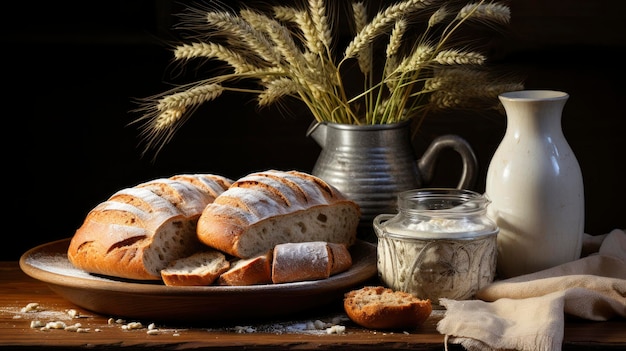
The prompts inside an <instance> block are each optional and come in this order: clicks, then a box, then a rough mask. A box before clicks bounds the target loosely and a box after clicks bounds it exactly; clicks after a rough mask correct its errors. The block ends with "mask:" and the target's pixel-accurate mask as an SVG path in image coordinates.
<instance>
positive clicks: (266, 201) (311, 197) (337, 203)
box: [198, 170, 360, 258]
mask: <svg viewBox="0 0 626 351" xmlns="http://www.w3.org/2000/svg"><path fill="white" fill-rule="evenodd" d="M359 218H360V209H359V206H358V205H357V204H356V203H355V202H354V201H351V200H348V199H347V198H346V197H344V196H343V195H342V194H341V193H340V192H339V191H338V190H337V189H336V188H334V187H333V186H331V185H329V184H328V183H326V182H324V181H323V180H322V179H320V178H318V177H315V176H312V175H310V174H306V173H302V172H297V171H288V172H283V171H275V170H269V171H265V172H257V173H252V174H249V175H247V176H245V177H243V178H241V179H239V180H237V181H236V182H234V183H233V184H232V185H231V187H230V188H229V189H228V190H226V191H225V192H223V193H222V194H221V195H219V196H218V197H217V198H216V199H215V201H214V202H213V203H212V204H210V205H208V206H207V207H206V208H205V210H204V211H203V213H202V215H201V216H200V219H199V220H198V238H199V239H200V241H202V242H203V243H204V244H206V245H208V246H210V247H213V248H216V249H218V250H220V251H223V252H225V253H227V254H229V255H232V256H236V257H239V258H250V257H252V256H255V255H258V254H260V253H263V252H266V251H267V250H270V249H272V248H273V247H274V246H276V245H278V244H282V243H288V242H291V243H295V242H305V241H326V242H332V243H340V244H344V245H346V247H349V246H351V245H352V244H353V243H354V242H355V240H356V231H357V226H358V223H359Z"/></svg>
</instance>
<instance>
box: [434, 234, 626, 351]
mask: <svg viewBox="0 0 626 351" xmlns="http://www.w3.org/2000/svg"><path fill="white" fill-rule="evenodd" d="M585 239H586V244H585V245H583V246H584V247H583V252H585V250H587V252H589V251H590V249H589V248H590V247H593V246H594V245H595V247H598V245H599V249H598V250H597V252H596V253H593V254H591V255H589V256H586V257H583V258H581V259H579V260H576V261H573V262H569V263H566V264H563V265H560V266H557V267H553V268H550V269H546V270H543V271H540V272H536V273H532V274H527V275H523V276H519V277H515V278H511V279H506V280H501V281H497V282H495V283H493V284H491V285H489V286H487V287H485V288H483V289H481V290H480V291H479V292H478V293H477V294H476V297H477V299H478V300H466V301H457V300H450V299H440V301H439V302H440V304H441V305H443V306H444V307H446V311H445V315H444V318H443V319H442V320H441V321H439V323H438V325H437V330H438V331H439V332H440V333H441V334H444V335H445V336H446V348H447V343H448V342H450V343H456V344H461V345H463V347H465V348H466V349H467V350H470V351H473V350H533V351H534V350H539V351H542V350H546V351H548V350H551V351H552V350H561V346H562V342H563V330H564V324H565V314H568V315H572V316H576V317H580V318H584V319H589V320H594V321H602V320H607V319H610V318H614V317H618V316H621V317H626V233H625V232H624V231H623V230H620V229H615V230H613V231H611V232H610V233H608V234H605V235H603V236H602V237H601V239H602V242H599V240H598V238H597V237H592V236H590V235H585Z"/></svg>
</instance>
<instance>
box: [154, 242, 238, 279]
mask: <svg viewBox="0 0 626 351" xmlns="http://www.w3.org/2000/svg"><path fill="white" fill-rule="evenodd" d="M229 268H230V262H229V261H228V260H227V259H226V256H225V255H224V254H223V253H222V252H220V251H217V250H210V251H201V252H196V253H194V254H193V255H191V256H188V257H183V258H179V259H177V260H174V261H172V262H171V263H170V264H169V265H168V266H167V267H165V268H164V269H163V270H161V278H162V279H163V283H165V285H167V286H205V285H211V284H213V282H215V281H216V280H217V279H218V277H219V276H220V275H221V274H222V273H224V272H226V271H227V270H228V269H229Z"/></svg>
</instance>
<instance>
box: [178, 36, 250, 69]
mask: <svg viewBox="0 0 626 351" xmlns="http://www.w3.org/2000/svg"><path fill="white" fill-rule="evenodd" d="M174 57H175V58H176V59H177V60H183V59H191V58H194V57H207V58H216V59H218V60H221V61H224V62H226V63H228V64H229V65H230V66H232V67H233V68H234V69H235V73H244V72H249V71H252V70H254V69H256V66H254V65H252V64H249V63H248V62H247V61H246V59H245V58H244V57H243V56H242V55H240V54H238V53H236V52H234V51H232V50H229V49H227V48H226V47H224V46H223V45H220V44H216V43H205V42H196V43H192V44H183V45H179V46H178V47H176V49H175V50H174Z"/></svg>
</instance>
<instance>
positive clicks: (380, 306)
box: [343, 286, 432, 329]
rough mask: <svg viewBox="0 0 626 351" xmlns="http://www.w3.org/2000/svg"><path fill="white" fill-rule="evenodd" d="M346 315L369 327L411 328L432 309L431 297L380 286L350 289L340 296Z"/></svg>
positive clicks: (424, 318) (422, 321)
mask: <svg viewBox="0 0 626 351" xmlns="http://www.w3.org/2000/svg"><path fill="white" fill-rule="evenodd" d="M343 302H344V303H343V305H344V309H345V311H346V314H347V315H348V317H349V318H350V319H351V320H352V321H353V322H355V323H356V324H358V325H360V326H362V327H365V328H370V329H411V328H417V327H418V326H420V325H422V324H423V323H424V321H426V319H427V318H428V317H429V316H430V314H431V313H432V305H431V302H430V300H421V299H419V298H417V297H415V296H413V295H411V294H409V293H406V292H402V291H394V290H392V289H389V288H385V287H382V286H366V287H363V288H360V289H357V290H352V291H349V292H347V293H346V294H345V296H344V300H343Z"/></svg>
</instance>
